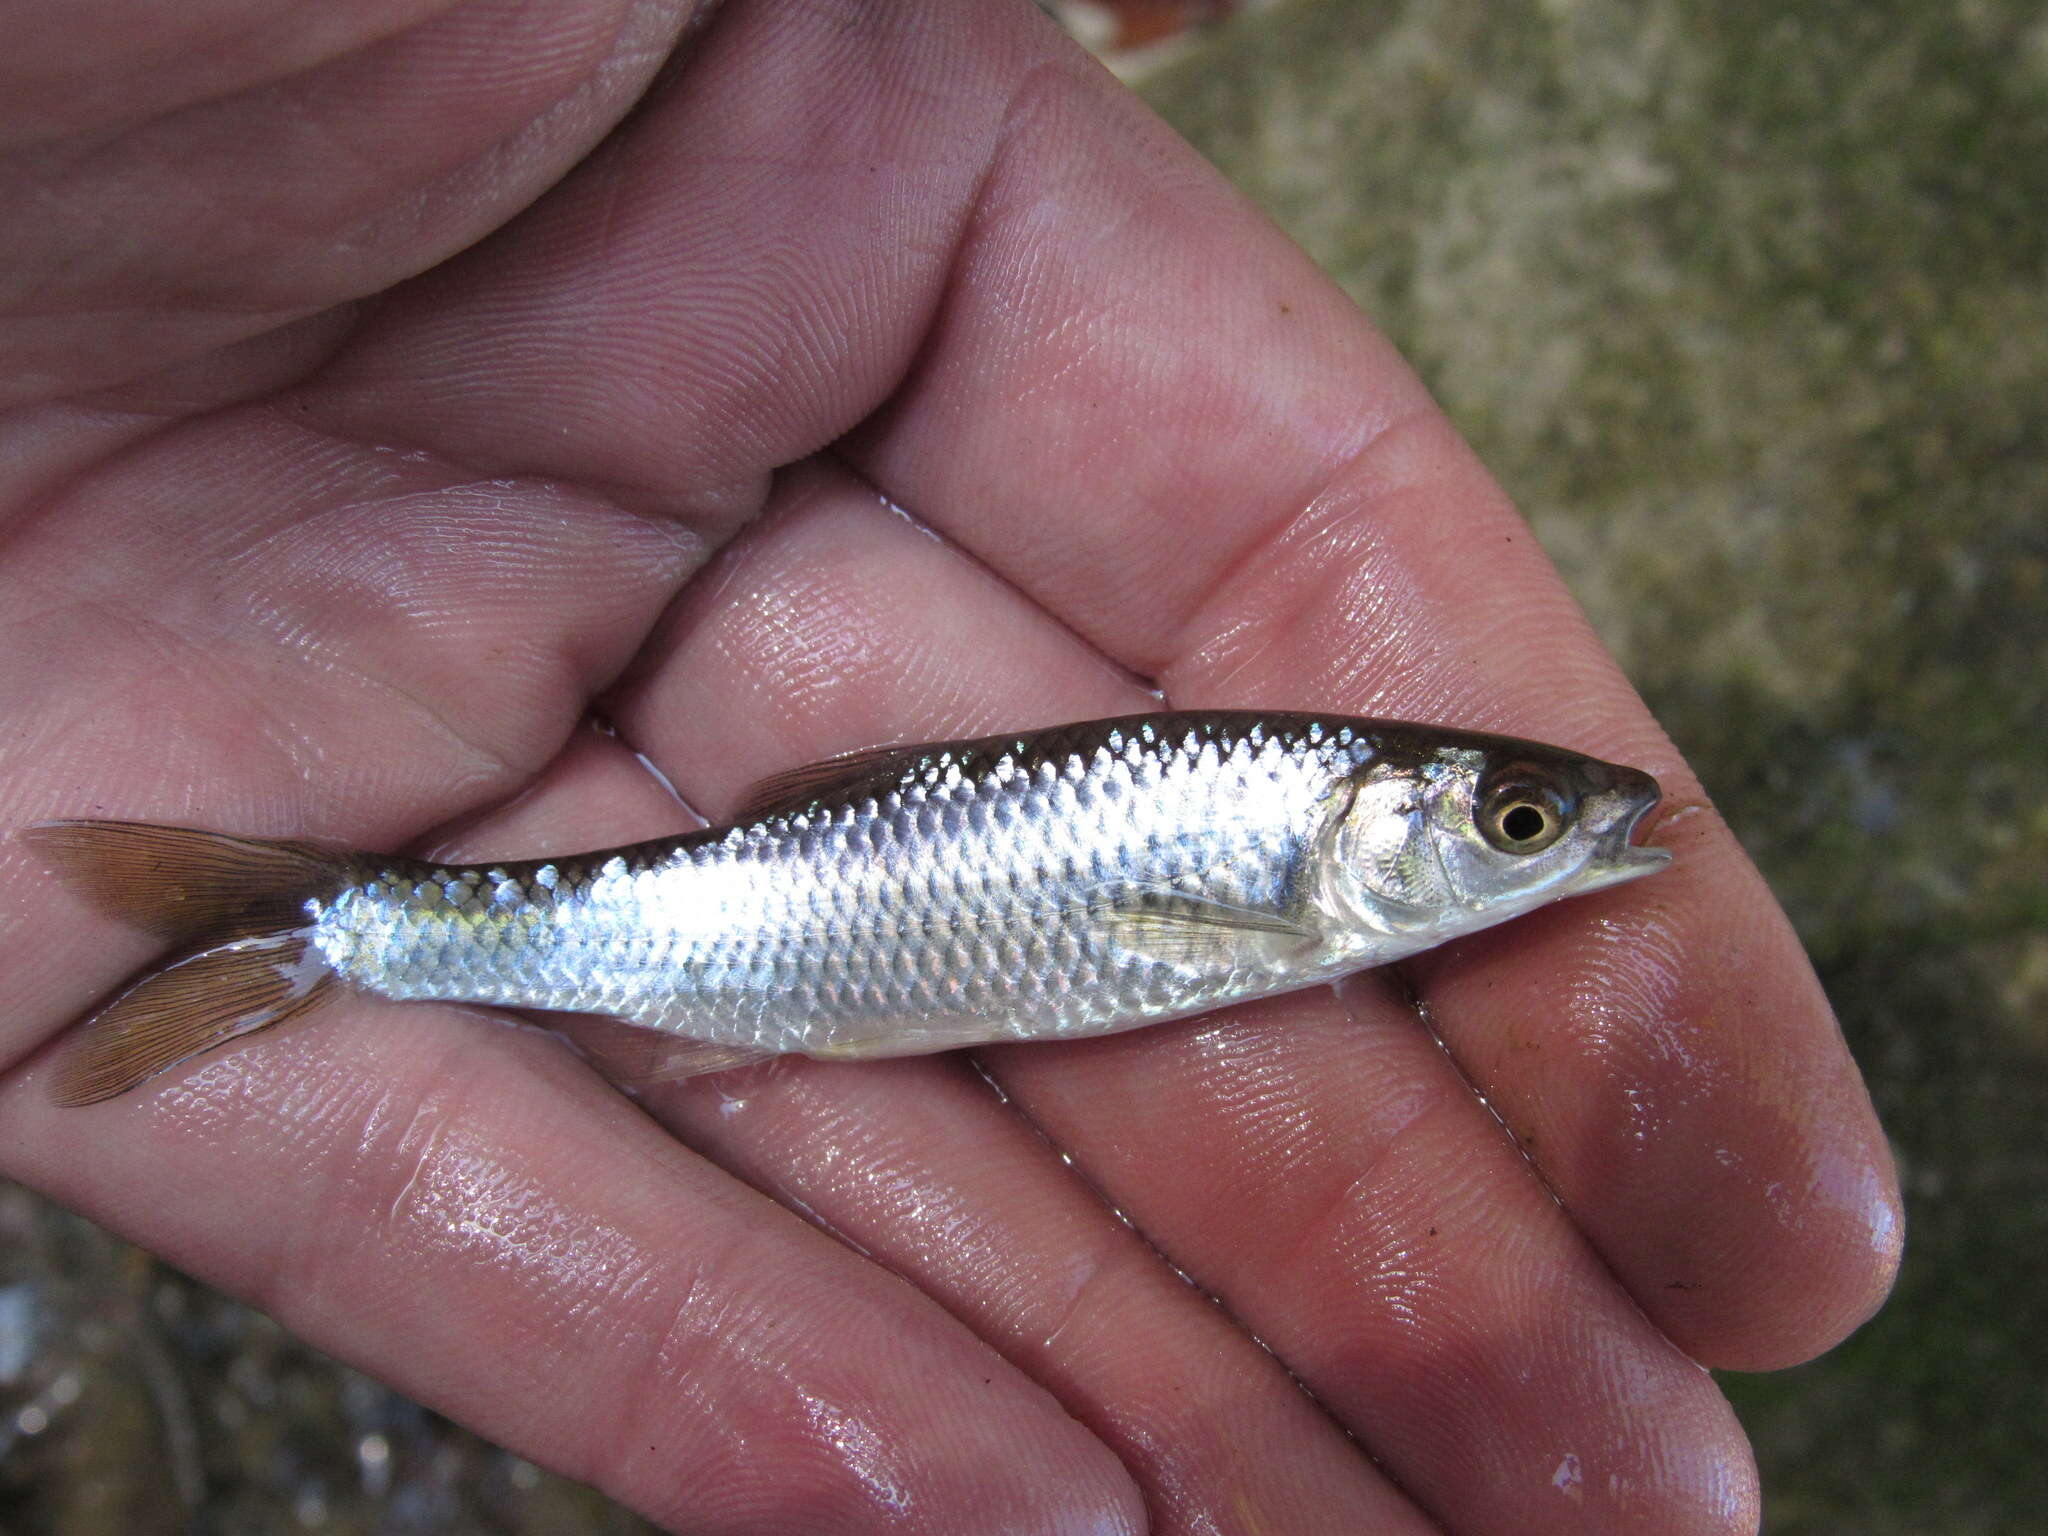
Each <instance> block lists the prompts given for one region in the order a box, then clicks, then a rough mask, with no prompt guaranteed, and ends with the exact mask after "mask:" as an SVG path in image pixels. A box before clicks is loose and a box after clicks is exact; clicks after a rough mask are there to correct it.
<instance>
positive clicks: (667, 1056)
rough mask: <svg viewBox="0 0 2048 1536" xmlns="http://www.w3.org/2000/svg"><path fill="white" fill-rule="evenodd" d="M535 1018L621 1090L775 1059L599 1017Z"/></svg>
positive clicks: (743, 1048)
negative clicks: (570, 1045) (565, 1041)
mask: <svg viewBox="0 0 2048 1536" xmlns="http://www.w3.org/2000/svg"><path fill="white" fill-rule="evenodd" d="M540 1018H541V1022H542V1023H543V1024H544V1025H545V1027H546V1028H548V1029H551V1030H553V1031H555V1033H557V1034H559V1035H561V1036H562V1037H563V1038H564V1039H565V1040H567V1041H569V1043H570V1044H572V1045H574V1046H575V1047H576V1049H577V1050H578V1051H580V1052H582V1053H583V1055H584V1056H585V1057H587V1058H588V1059H589V1061H590V1063H591V1065H592V1066H594V1067H596V1068H597V1069H598V1071H600V1072H602V1073H603V1074H604V1075H605V1076H606V1077H608V1078H610V1079H611V1080H612V1081H613V1082H615V1083H617V1084H618V1085H619V1086H620V1087H622V1088H637V1087H640V1086H643V1085H645V1084H648V1083H672V1082H677V1081H680V1080H681V1079H683V1078H687V1077H704V1076H707V1075H708V1074H710V1073H713V1072H726V1071H730V1070H731V1069H732V1068H734V1067H748V1066H752V1065H754V1064H755V1063H756V1062H762V1061H773V1060H774V1059H775V1057H776V1055H777V1053H776V1052H774V1051H764V1050H762V1049H761V1048H760V1047H759V1046H752V1045H727V1044H725V1043H724V1042H722V1041H718V1040H693V1039H691V1038H690V1037H689V1036H687V1035H673V1034H670V1033H669V1032H668V1031H667V1030H664V1029H654V1028H650V1027H649V1026H647V1025H643V1024H629V1023H627V1022H626V1021H625V1020H623V1019H614V1018H610V1017H608V1016H607V1015H604V1014H598V1013H550V1014H543V1015H541V1016H540Z"/></svg>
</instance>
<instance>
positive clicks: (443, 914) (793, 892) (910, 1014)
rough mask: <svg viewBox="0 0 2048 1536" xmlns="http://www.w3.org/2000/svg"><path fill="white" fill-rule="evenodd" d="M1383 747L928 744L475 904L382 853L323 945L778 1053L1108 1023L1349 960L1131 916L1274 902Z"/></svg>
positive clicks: (540, 1002) (489, 997)
mask: <svg viewBox="0 0 2048 1536" xmlns="http://www.w3.org/2000/svg"><path fill="white" fill-rule="evenodd" d="M1372 756H1373V753H1372V748H1371V747H1370V745H1369V744H1368V743H1367V742H1365V741H1364V740H1362V739H1360V738H1359V737H1358V736H1357V735H1356V734H1355V733H1352V732H1348V731H1344V730H1342V729H1337V730H1321V729H1309V728H1302V729H1297V730H1292V731H1290V730H1286V729H1257V728H1254V729H1250V730H1245V731H1241V732H1237V733H1220V732H1217V731H1214V730H1204V729H1200V728H1190V729H1186V730H1183V731H1181V732H1178V733H1172V732H1160V731H1157V730H1153V731H1149V732H1148V731H1146V730H1145V729H1143V728H1138V729H1132V730H1124V731H1117V732H1115V733H1113V735H1112V736H1111V737H1110V738H1109V739H1108V740H1103V739H1099V738H1098V739H1093V740H1091V739H1088V737H1086V736H1085V735H1077V736H1076V738H1075V739H1072V740H1069V741H1057V740H1052V741H1042V742H1037V743H1033V742H1030V741H1028V740H1027V739H1019V740H1017V741H1015V742H1013V744H1012V748H1011V750H1009V751H1005V752H1001V753H993V754H992V753H990V752H988V751H986V750H985V749H982V750H977V749H976V748H975V747H973V746H967V747H956V748H952V749H938V750H935V751H934V752H932V753H931V754H930V755H929V756H928V757H927V758H926V759H923V760H920V761H918V762H916V763H914V764H913V765H911V766H910V767H909V768H908V769H907V770H906V771H905V772H904V774H903V775H902V778H901V782H899V783H898V784H897V785H895V786H894V787H890V788H887V789H885V790H884V791H883V792H882V793H881V794H879V795H864V796H861V797H860V798H858V799H855V800H850V801H849V800H839V801H836V802H835V801H832V800H829V799H828V800H821V801H819V802H816V803H813V804H810V805H807V806H803V807H801V808H798V809H794V810H790V811H785V812H782V813H780V814H776V815H770V816H767V817H763V818H760V819H759V820H757V821H755V822H752V823H749V824H746V825H743V826H740V827H736V828H732V829H727V830H720V831H717V832H712V833H704V834H698V835H696V836H694V837H690V838H684V839H680V840H677V841H675V842H672V843H670V844H667V845H654V846H652V847H649V848H645V849H632V850H626V851H625V852H623V853H622V854H619V855H617V856H615V857H613V858H612V859H609V860H605V861H603V862H600V863H597V864H595V865H586V864H582V863H579V862H578V861H574V860H558V861H550V862H546V863H528V864H507V865H503V866H494V867H493V868H492V869H490V870H489V871H487V872H485V874H484V877H483V880H482V881H481V889H479V890H478V895H477V899H476V900H472V901H470V902H465V903H461V904H459V905H457V904H453V903H449V904H442V903H437V902H435V901H433V900H432V899H431V897H429V896H428V895H426V893H427V892H428V891H431V890H436V889H440V890H450V891H452V890H454V889H457V888H460V886H461V884H462V881H463V879H464V872H461V871H457V870H450V869H428V868H412V867H405V866H395V867H391V868H388V869H386V870H383V871H380V872H379V874H378V876H377V878H376V879H375V880H373V881H371V882H369V883H366V884H365V885H363V886H361V887H359V888H357V889H354V890H351V891H348V892H345V893H343V895H342V896H341V897H340V898H338V899H337V900H336V901H335V902H334V903H333V904H332V905H331V906H330V907H329V908H328V909H327V910H325V911H323V913H322V914H321V917H320V921H319V923H318V925H317V926H316V928H315V943H316V944H317V945H318V946H319V947H320V948H321V950H322V951H323V953H325V954H326V955H327V956H328V957H329V959H330V960H331V961H332V962H333V963H334V964H335V966H336V968H337V970H339V971H340V972H341V974H342V975H343V976H344V977H346V978H348V979H349V980H352V981H355V982H356V983H358V984H359V985H362V986H364V987H366V988H367V989H369V990H372V991H375V992H379V993H381V994H383V995H385V996H389V997H399V998H451V999H452V998H461V999H465V1000H468V1001H475V1002H490V1003H502V1004H516V1005H524V1006H528V1007H540V1008H551V1009H564V1010H575V1011H584V1012H604V1013H612V1014H617V1015H620V1016H623V1017H627V1018H630V1019H632V1020H634V1021H636V1022H638V1023H642V1024H646V1025H649V1026H652V1027H656V1028H661V1029H666V1030H670V1031H673V1032H676V1033H679V1034H684V1035H688V1036H690V1037H692V1038H695V1039H705V1040H717V1041H722V1042H725V1043H729V1044H734V1045H746V1046H754V1047H758V1048H760V1049H763V1050H772V1051H789V1050H808V1051H814V1052H830V1051H832V1050H833V1049H834V1048H835V1047H839V1046H844V1045H848V1044H851V1043H856V1042H866V1041H872V1040H874V1039H876V1038H878V1037H887V1036H890V1035H903V1036H905V1037H906V1038H907V1039H916V1038H919V1037H922V1036H925V1035H939V1036H944V1035H948V1034H949V1033H960V1032H963V1031H969V1032H973V1033H975V1034H977V1035H978V1036H980V1037H982V1038H988V1039H1004V1038H1014V1039H1027V1038H1042V1037H1047V1036H1052V1037H1059V1036H1069V1035H1086V1034H1095V1033H1101V1032H1103V1031H1104V1030H1105V1029H1106V1028H1108V1027H1121V1026H1124V1025H1127V1024H1134V1023H1143V1022H1147V1021H1149V1020H1153V1019H1157V1018H1161V1017H1166V1016H1171V1015H1174V1014H1184V1013H1190V1012H1194V1011H1198V1010H1200V1009H1202V1008H1205V1007H1208V1006H1212V1005H1213V1004H1214V1003H1216V1002H1218V1001H1221V1000H1223V999H1225V998H1226V997H1236V996H1250V995H1256V994H1258V993H1260V992H1264V991H1272V990H1277V989H1279V988H1280V987H1282V986H1298V985H1302V984H1303V982H1304V980H1305V979H1314V976H1315V975H1317V974H1320V973H1322V972H1326V971H1334V970H1336V969H1341V968H1344V966H1345V964H1346V962H1347V961H1348V960H1349V959H1350V958H1351V952H1352V947H1351V946H1349V945H1346V944H1344V943H1342V942H1331V943H1327V944H1323V945H1320V946H1317V952H1315V953H1312V954H1307V955H1296V956H1290V957H1289V958H1288V959H1287V960H1286V962H1285V963H1278V962H1276V963H1273V964H1269V965H1254V964H1247V963H1246V961H1245V959H1244V956H1243V955H1242V954H1241V953H1238V952H1237V951H1235V950H1232V949H1230V948H1229V947H1228V946H1225V947H1224V948H1223V949H1222V950H1220V951H1219V953H1218V954H1217V955H1216V956H1215V957H1214V960H1213V963H1211V964H1209V965H1206V966H1203V965H1196V964H1190V963H1188V962H1187V961H1186V960H1185V959H1184V958H1182V957H1174V958H1171V959H1163V958H1159V957H1155V956H1151V955H1148V954H1145V953H1143V952H1142V951H1141V950H1138V949H1134V948H1133V947H1132V946H1130V945H1129V944H1127V943H1124V942H1122V941H1121V939H1120V938H1119V935H1118V932H1117V929H1116V922H1115V919H1117V918H1119V917H1122V916H1125V915H1127V914H1128V913H1129V912H1130V911H1132V910H1133V909H1134V908H1142V907H1144V906H1147V905H1155V906H1156V905H1158V904H1159V903H1160V902H1161V900H1162V897H1164V898H1166V899H1168V900H1170V899H1171V898H1172V897H1174V896H1187V897H1195V898H1198V899H1206V900H1211V901H1215V902H1219V903H1225V904H1228V905H1230V906H1231V907H1234V908H1246V909H1258V910H1270V911H1273V912H1276V913H1277V912H1279V911H1281V910H1282V909H1283V908H1284V907H1285V906H1286V905H1287V902H1288V899H1289V898H1288V894H1287V893H1288V889H1289V887H1290V886H1291V885H1292V884H1293V883H1294V882H1295V879H1296V875H1297V870H1298V866H1299V864H1300V861H1301V859H1302V858H1303V856H1304V854H1305V852H1306V851H1307V850H1308V848H1309V837H1310V835H1311V834H1312V833H1313V832H1314V831H1315V829H1316V827H1317V825H1318V807H1319V806H1321V805H1322V804H1323V803H1324V802H1325V801H1327V800H1328V799H1329V798H1330V796H1331V794H1332V792H1333V789H1334V787H1335V786H1336V785H1337V784H1339V783H1340V782H1341V781H1342V780H1343V779H1344V778H1345V777H1346V776H1347V775H1348V774H1351V773H1353V772H1355V771H1356V770H1357V769H1358V768H1359V767H1360V766H1362V765H1364V764H1365V763H1367V762H1369V761H1370V760H1371V758H1372ZM469 878H471V879H474V878H475V877H474V876H473V875H471V876H470V877H469ZM543 882H546V883H548V884H551V886H552V889H547V890H546V891H545V898H544V899H536V898H537V897H538V896H540V895H541V893H542V891H543V889H544V885H543ZM493 890H495V891H500V892H505V893H506V894H507V896H509V897H510V900H509V901H507V900H502V899H500V900H490V901H484V900H483V898H484V893H485V892H487V891H493ZM480 902H482V903H483V910H481V911H479V909H478V908H479V903H480Z"/></svg>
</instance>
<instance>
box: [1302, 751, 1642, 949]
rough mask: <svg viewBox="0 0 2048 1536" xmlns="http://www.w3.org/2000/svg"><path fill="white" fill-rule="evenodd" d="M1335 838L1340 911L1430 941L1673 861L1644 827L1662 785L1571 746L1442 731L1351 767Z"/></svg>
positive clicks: (1332, 849)
mask: <svg viewBox="0 0 2048 1536" xmlns="http://www.w3.org/2000/svg"><path fill="white" fill-rule="evenodd" d="M1350 788H1351V790H1352V793H1351V796H1350V799H1349V802H1348V804H1347V805H1346V807H1345V809H1344V811H1343V813H1342V815H1341V816H1340V817H1339V819H1338V822H1337V824H1336V826H1335V828H1334V835H1333V836H1332V838H1331V841H1330V844H1329V857H1330V869H1329V871H1328V873H1329V876H1330V890H1331V894H1332V896H1333V897H1334V898H1335V902H1336V905H1337V907H1338V909H1339V911H1340V912H1341V913H1343V914H1344V915H1345V916H1346V917H1348V918H1349V919H1351V920H1352V921H1353V922H1355V923H1357V924H1359V925H1361V926H1363V927H1365V928H1367V929H1370V930H1373V931H1376V932H1380V933H1422V932H1426V933H1427V934H1428V935H1429V936H1430V941H1431V942H1435V941H1436V940H1437V939H1441V938H1449V937H1452V936H1453V935H1455V934H1458V933H1464V932H1470V931H1473V930H1475V929H1479V928H1485V927H1490V926H1492V925H1493V924H1494V923H1498V922H1503V921H1505V920H1506V919H1508V918H1510V917H1515V916H1517V915H1519V914H1521V913H1523V912H1527V911H1529V910H1531V909H1532V908H1535V907H1539V906H1542V905H1544V904H1545V903H1547V902H1551V901H1555V900H1558V899H1559V898H1561V897H1565V896H1577V895H1582V894H1584V893H1585V892H1587V891H1596V890H1600V889H1602V888H1603V887H1606V886H1610V885H1618V884H1620V883H1621V882H1623V881H1625V880H1633V879H1636V878H1637V877H1638V876H1641V875H1646V874H1649V873H1651V872H1652V871H1654V870H1658V869H1661V868H1663V867H1664V865H1665V864H1666V863H1668V862H1669V861H1670V858H1671V854H1670V852H1669V850H1667V849H1663V848H1649V847H1644V846H1642V845H1641V844H1639V843H1638V842H1636V840H1635V838H1636V833H1637V831H1638V829H1639V828H1640V827H1641V826H1642V825H1643V823H1644V821H1645V818H1647V817H1648V816H1649V815H1650V813H1651V812H1652V811H1653V810H1654V809H1655V808H1656V806H1657V803H1658V801H1659V799H1660V791H1659V789H1658V787H1657V781H1656V780H1655V779H1653V778H1652V777H1651V776H1650V775H1649V774H1647V773H1644V772H1642V771H1641V770H1640V769H1636V768H1625V767H1622V766H1620V765H1619V764H1615V763H1607V762H1602V761H1601V760H1600V759H1598V758H1594V757H1587V756H1585V755H1584V754H1582V753H1577V752H1571V751H1567V750H1565V749H1563V748H1561V747H1550V746H1544V745H1541V744H1539V743H1536V742H1528V741H1517V740H1513V739H1510V738H1507V737H1494V736H1481V735H1476V734H1465V733H1456V734H1453V733H1443V734H1441V735H1436V734H1434V733H1432V734H1431V735H1429V736H1426V737H1425V736H1422V735H1421V734H1420V733H1418V737H1417V739H1415V740H1411V741H1393V742H1389V743H1388V744H1387V750H1384V751H1382V752H1381V753H1379V754H1377V755H1376V757H1375V759H1374V761H1372V762H1370V763H1369V764H1367V765H1366V766H1364V767H1363V768H1361V769H1359V770H1358V771H1357V773H1356V774H1355V775H1354V777H1353V779H1352V782H1351V785H1350Z"/></svg>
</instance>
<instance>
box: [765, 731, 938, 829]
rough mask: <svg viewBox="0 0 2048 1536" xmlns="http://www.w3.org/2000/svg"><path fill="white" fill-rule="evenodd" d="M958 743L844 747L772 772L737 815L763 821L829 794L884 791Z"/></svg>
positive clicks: (836, 795) (846, 794)
mask: <svg viewBox="0 0 2048 1536" xmlns="http://www.w3.org/2000/svg"><path fill="white" fill-rule="evenodd" d="M957 745H958V743H946V742H938V743H934V742H916V743H913V744H911V745H909V746H896V747H862V748H861V749H860V750H858V751H856V752H842V753H840V754H839V755H838V756H837V757H828V758H826V759H824V761H822V762H816V763H805V764H803V765H802V766H800V767H796V768H785V769H783V771H782V772H780V773H771V774H769V775H768V777H767V778H765V779H762V780H761V781H760V782H759V783H757V784H755V785H754V786H753V787H752V788H751V789H749V790H748V791H747V792H746V794H744V795H743V796H741V797H740V808H739V809H738V810H737V811H735V812H734V813H733V820H734V821H758V820H760V819H761V818H762V817H763V816H776V815H780V814H783V813H784V812H788V811H797V810H801V809H803V808H804V807H805V806H807V805H810V804H812V803H813V802H815V801H818V800H823V799H826V798H827V797H839V796H846V797H849V798H852V797H856V796H858V795H860V794H863V793H865V794H882V793H885V792H887V791H888V790H891V789H894V788H895V787H896V786H897V785H898V784H900V783H902V782H903V779H904V776H905V775H906V774H908V773H909V772H910V771H911V770H912V769H913V768H915V767H917V766H918V765H919V764H920V763H923V762H926V761H928V760H929V759H930V758H931V757H932V756H933V754H935V753H939V752H944V751H945V750H946V749H947V748H948V746H957Z"/></svg>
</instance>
